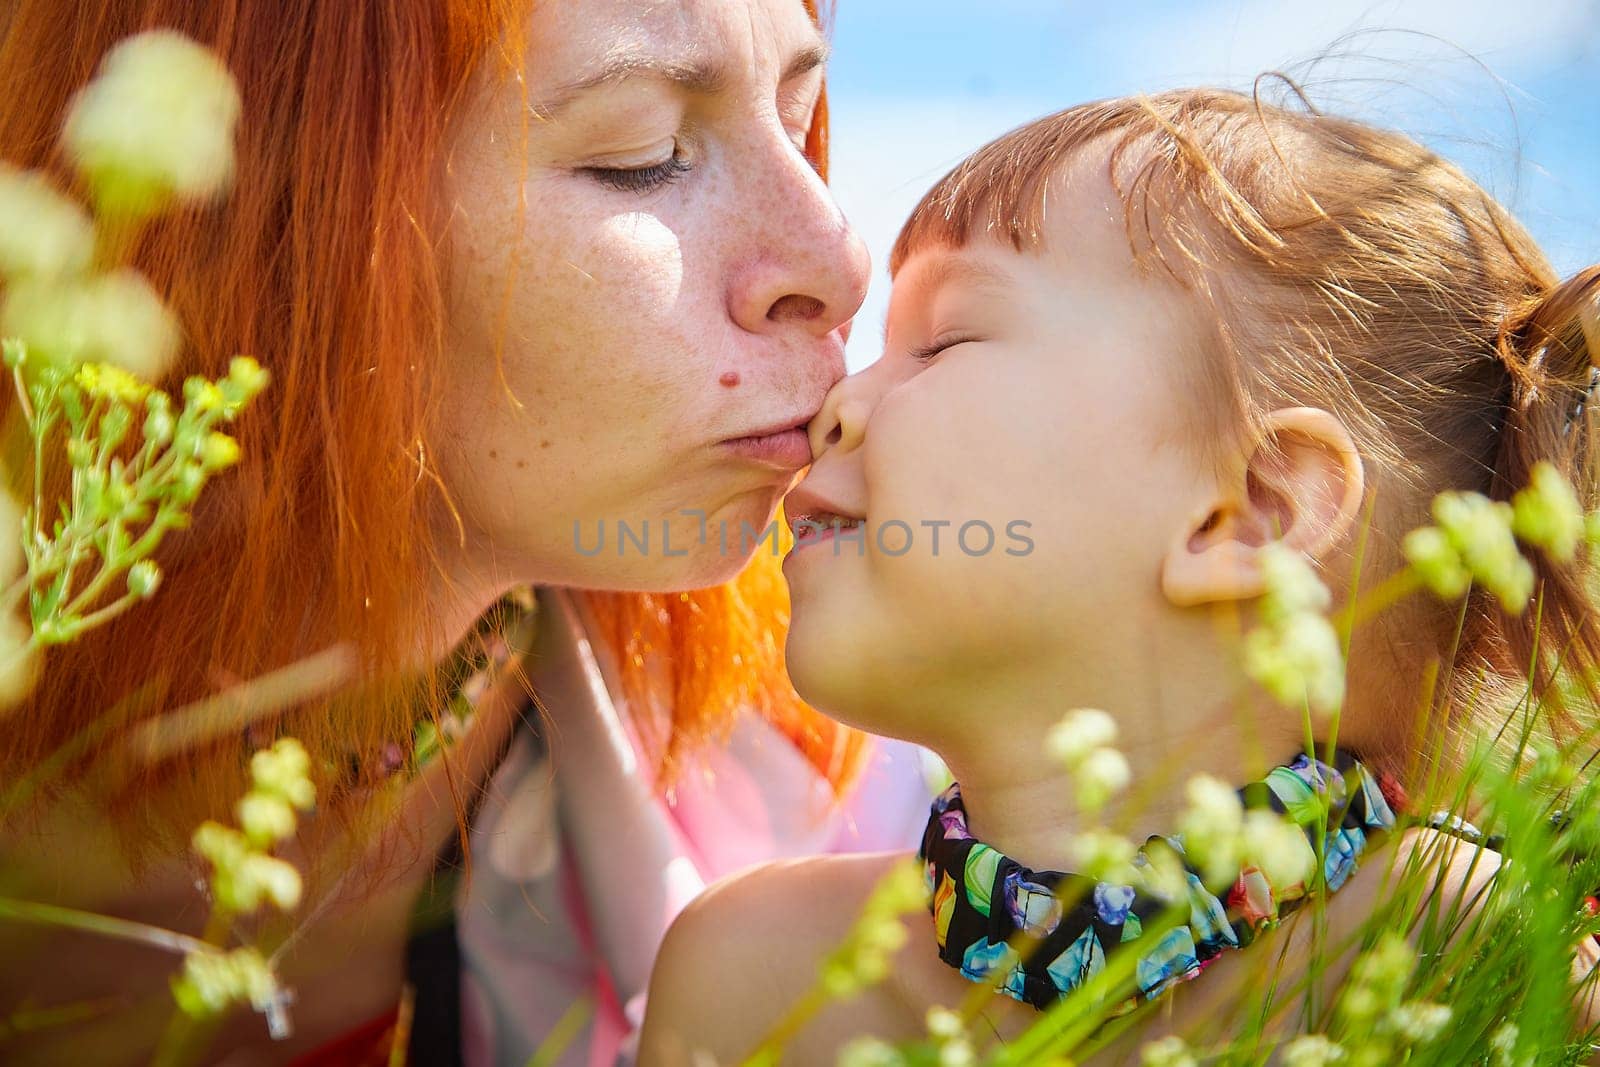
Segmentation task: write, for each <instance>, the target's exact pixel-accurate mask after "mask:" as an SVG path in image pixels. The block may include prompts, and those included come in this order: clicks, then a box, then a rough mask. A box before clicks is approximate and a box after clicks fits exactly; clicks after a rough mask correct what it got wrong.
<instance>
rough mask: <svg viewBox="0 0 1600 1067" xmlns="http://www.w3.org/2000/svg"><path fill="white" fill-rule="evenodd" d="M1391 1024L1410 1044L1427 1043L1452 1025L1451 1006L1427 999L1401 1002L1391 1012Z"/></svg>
mask: <svg viewBox="0 0 1600 1067" xmlns="http://www.w3.org/2000/svg"><path fill="white" fill-rule="evenodd" d="M1389 1025H1390V1026H1391V1027H1393V1028H1394V1031H1395V1033H1397V1034H1399V1035H1400V1036H1401V1037H1402V1038H1403V1039H1405V1040H1406V1041H1407V1042H1409V1043H1410V1044H1413V1045H1426V1044H1427V1043H1428V1042H1430V1041H1434V1040H1436V1039H1437V1038H1438V1037H1439V1035H1440V1034H1442V1033H1444V1028H1445V1027H1446V1026H1449V1025H1450V1006H1449V1005H1448V1004H1435V1003H1432V1002H1431V1001H1425V1000H1413V1001H1411V1002H1409V1003H1406V1004H1400V1005H1398V1006H1396V1007H1395V1008H1393V1009H1392V1010H1391V1011H1390V1012H1389Z"/></svg>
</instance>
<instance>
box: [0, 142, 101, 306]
mask: <svg viewBox="0 0 1600 1067" xmlns="http://www.w3.org/2000/svg"><path fill="white" fill-rule="evenodd" d="M93 258H94V226H93V225H92V224H91V223H90V222H89V216H88V215H87V214H86V213H85V212H84V210H83V207H82V206H81V205H79V204H78V202H77V201H76V200H73V199H71V198H70V197H68V196H66V195H65V194H64V193H62V192H61V191H60V190H58V189H57V188H56V187H55V185H54V184H53V183H52V182H51V181H50V180H49V179H48V178H46V177H45V176H44V175H42V174H39V173H37V172H27V173H24V172H22V171H18V170H16V169H15V168H13V167H9V166H6V165H5V164H3V163H0V279H4V280H5V281H7V282H9V283H11V284H13V285H15V284H18V283H20V282H24V281H28V280H31V279H40V280H46V281H48V280H54V279H58V278H64V277H66V278H70V277H74V276H76V275H79V274H82V273H83V272H84V271H86V270H88V269H89V263H90V261H91V260H92V259H93Z"/></svg>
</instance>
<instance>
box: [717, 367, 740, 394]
mask: <svg viewBox="0 0 1600 1067" xmlns="http://www.w3.org/2000/svg"><path fill="white" fill-rule="evenodd" d="M717 381H719V382H721V383H722V384H723V385H725V386H727V387H728V388H729V389H732V388H733V387H734V386H736V385H738V384H739V372H738V371H736V370H725V371H723V372H722V377H720V378H718V379H717Z"/></svg>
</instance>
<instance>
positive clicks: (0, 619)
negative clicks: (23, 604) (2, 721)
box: [0, 612, 39, 712]
mask: <svg viewBox="0 0 1600 1067" xmlns="http://www.w3.org/2000/svg"><path fill="white" fill-rule="evenodd" d="M38 680H39V653H38V650H37V649H36V648H35V647H34V644H33V627H31V626H29V625H28V623H27V622H26V621H25V620H24V619H22V618H21V617H19V616H18V615H17V614H16V613H14V612H6V613H5V614H4V615H0V712H3V711H5V709H7V708H10V707H13V706H15V705H17V704H19V703H21V702H22V700H23V698H24V697H26V696H27V695H28V694H29V693H31V692H33V686H34V683H36V682H37V681H38Z"/></svg>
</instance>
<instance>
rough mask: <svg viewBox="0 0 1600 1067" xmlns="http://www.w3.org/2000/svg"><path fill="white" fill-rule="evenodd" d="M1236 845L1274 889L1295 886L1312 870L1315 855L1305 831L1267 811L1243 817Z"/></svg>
mask: <svg viewBox="0 0 1600 1067" xmlns="http://www.w3.org/2000/svg"><path fill="white" fill-rule="evenodd" d="M1240 844H1241V851H1242V852H1243V853H1244V857H1245V859H1246V860H1247V861H1248V862H1249V863H1252V864H1254V865H1255V866H1256V867H1258V868H1260V870H1261V873H1262V874H1263V875H1265V876H1266V879H1267V882H1268V883H1269V884H1270V885H1272V886H1273V887H1274V888H1276V889H1286V888H1288V887H1290V886H1293V885H1298V884H1300V883H1302V882H1304V881H1305V880H1306V879H1308V878H1310V877H1311V872H1312V871H1313V870H1315V869H1316V864H1317V856H1316V852H1315V851H1313V849H1312V848H1311V842H1309V841H1307V840H1306V835H1305V831H1303V830H1301V829H1300V827H1298V826H1296V825H1295V824H1294V822H1293V821H1291V820H1290V819H1287V818H1285V817H1284V816H1282V815H1279V814H1278V813H1277V812H1275V811H1272V810H1271V809H1266V808H1258V809H1254V810H1252V811H1248V812H1246V813H1245V816H1244V826H1243V829H1242V830H1241V832H1240Z"/></svg>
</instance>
